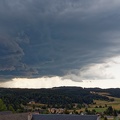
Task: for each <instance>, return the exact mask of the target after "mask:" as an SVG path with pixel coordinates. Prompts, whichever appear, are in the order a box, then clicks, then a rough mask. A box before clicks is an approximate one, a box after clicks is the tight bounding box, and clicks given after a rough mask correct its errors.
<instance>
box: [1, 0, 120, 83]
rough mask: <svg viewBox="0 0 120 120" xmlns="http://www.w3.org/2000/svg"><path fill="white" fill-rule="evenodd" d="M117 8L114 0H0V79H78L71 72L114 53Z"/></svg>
mask: <svg viewBox="0 0 120 120" xmlns="http://www.w3.org/2000/svg"><path fill="white" fill-rule="evenodd" d="M119 10H120V2H119V0H114V1H113V0H105V1H104V0H99V1H96V0H91V1H88V0H44V1H43V0H25V1H24V0H1V1H0V16H1V17H0V80H1V81H4V80H8V79H12V78H16V77H17V78H21V77H22V78H24V77H25V78H38V77H43V76H61V77H62V76H66V75H67V76H69V77H70V76H71V77H70V79H72V80H74V78H75V81H79V80H80V81H81V78H82V77H81V78H80V76H79V78H78V77H77V76H75V75H76V74H75V72H76V71H82V70H83V69H82V68H84V67H88V66H89V65H91V64H92V65H94V64H97V63H104V62H105V60H106V59H108V58H111V57H114V56H119V53H120V35H119V32H120V25H119V21H120V13H119ZM71 71H72V72H71ZM72 74H73V75H72ZM73 77H74V78H73ZM90 77H93V78H94V76H90Z"/></svg>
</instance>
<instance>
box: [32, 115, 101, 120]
mask: <svg viewBox="0 0 120 120" xmlns="http://www.w3.org/2000/svg"><path fill="white" fill-rule="evenodd" d="M32 120H99V118H98V116H96V115H65V114H44V115H43V114H41V115H40V114H39V115H35V114H34V115H33V116H32Z"/></svg>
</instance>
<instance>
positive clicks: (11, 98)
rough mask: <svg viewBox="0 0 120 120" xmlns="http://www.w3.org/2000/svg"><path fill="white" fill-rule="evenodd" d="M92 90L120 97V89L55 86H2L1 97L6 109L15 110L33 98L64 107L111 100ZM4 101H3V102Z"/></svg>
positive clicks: (36, 100)
mask: <svg viewBox="0 0 120 120" xmlns="http://www.w3.org/2000/svg"><path fill="white" fill-rule="evenodd" d="M91 91H95V92H108V93H110V95H111V96H115V97H120V89H100V88H81V87H55V88H50V89H18V88H14V89H13V88H0V99H1V100H2V101H3V103H4V105H3V106H4V108H5V109H7V110H9V109H14V110H15V111H19V110H21V109H22V107H21V104H22V105H26V104H27V103H28V102H30V101H32V100H33V101H35V102H36V103H42V104H46V105H48V106H49V105H53V106H55V105H56V106H59V107H62V108H65V107H66V106H67V105H70V104H73V103H78V104H83V103H85V104H91V103H93V100H97V99H100V100H107V101H110V99H109V98H108V97H105V96H101V95H98V94H92V93H91ZM3 103H2V102H1V104H3ZM5 105H6V106H5ZM1 111H2V110H1Z"/></svg>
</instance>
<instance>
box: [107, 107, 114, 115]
mask: <svg viewBox="0 0 120 120" xmlns="http://www.w3.org/2000/svg"><path fill="white" fill-rule="evenodd" d="M106 114H108V115H112V114H113V108H112V106H109V107H108V108H107V110H106Z"/></svg>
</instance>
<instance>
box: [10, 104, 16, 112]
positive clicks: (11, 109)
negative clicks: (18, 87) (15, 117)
mask: <svg viewBox="0 0 120 120" xmlns="http://www.w3.org/2000/svg"><path fill="white" fill-rule="evenodd" d="M8 109H9V110H10V111H12V112H13V113H14V112H15V110H14V108H13V107H12V105H9V106H8Z"/></svg>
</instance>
